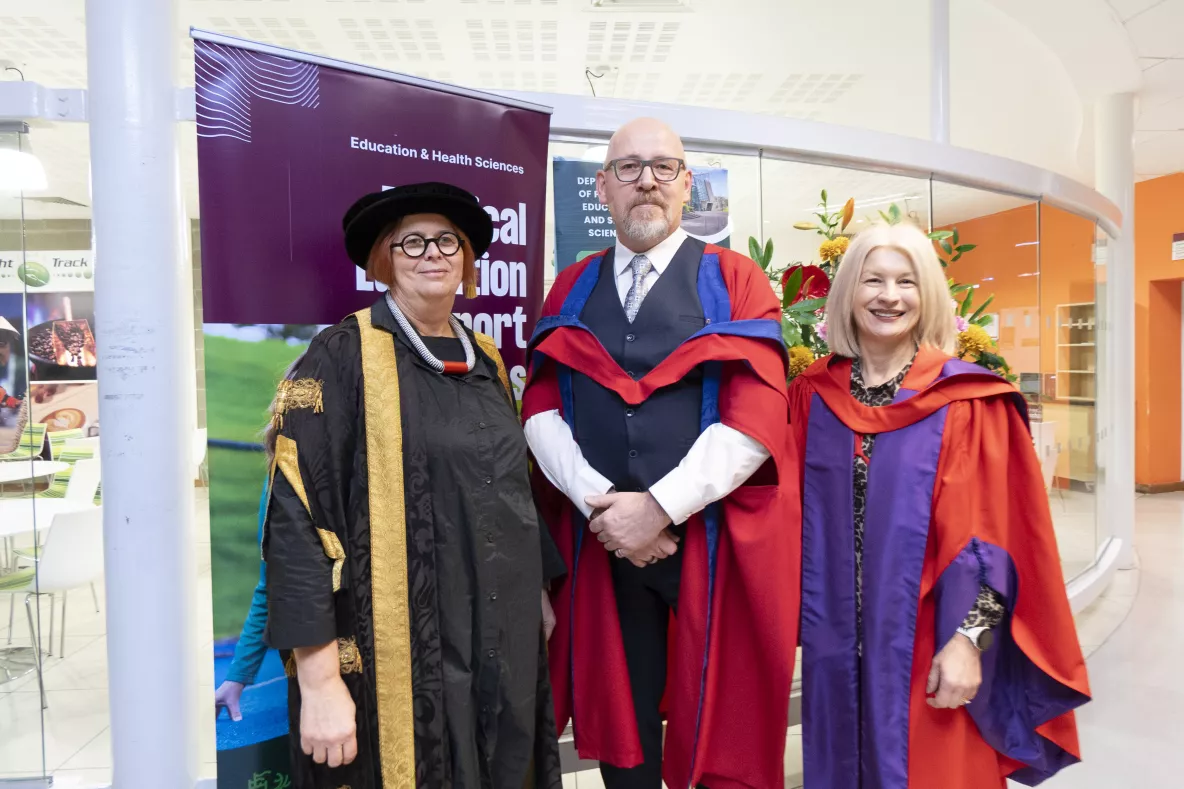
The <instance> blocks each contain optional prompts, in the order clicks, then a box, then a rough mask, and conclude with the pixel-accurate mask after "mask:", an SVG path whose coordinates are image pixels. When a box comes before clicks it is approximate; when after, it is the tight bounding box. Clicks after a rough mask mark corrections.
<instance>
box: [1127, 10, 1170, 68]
mask: <svg viewBox="0 0 1184 789" xmlns="http://www.w3.org/2000/svg"><path fill="white" fill-rule="evenodd" d="M1126 29H1127V31H1129V33H1130V36H1131V40H1132V41H1133V42H1134V44H1135V49H1136V51H1137V53H1138V55H1139V57H1145V58H1165V57H1173V56H1179V55H1184V35H1182V34H1184V0H1164V2H1162V3H1160V4H1158V5H1155V6H1153V7H1151V8H1149V9H1147V10H1146V11H1144V12H1143V13H1141V14H1139V15H1138V16H1136V17H1134V18H1133V19H1131V20H1130V21H1129V22H1127V23H1126Z"/></svg>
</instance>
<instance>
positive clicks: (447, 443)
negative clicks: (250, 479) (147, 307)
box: [263, 184, 564, 789]
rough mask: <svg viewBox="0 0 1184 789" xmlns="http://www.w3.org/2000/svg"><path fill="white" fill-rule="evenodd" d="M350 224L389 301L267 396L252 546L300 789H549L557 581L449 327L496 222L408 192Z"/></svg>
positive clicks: (523, 479)
mask: <svg viewBox="0 0 1184 789" xmlns="http://www.w3.org/2000/svg"><path fill="white" fill-rule="evenodd" d="M344 229H345V243H346V248H347V250H348V252H349V255H350V258H351V259H352V260H353V261H354V262H355V263H357V264H358V265H359V266H362V267H364V268H366V269H367V271H368V272H369V274H370V276H371V277H372V278H373V279H375V280H377V281H379V282H382V283H384V284H386V285H388V286H389V287H390V291H389V292H388V293H387V294H386V295H385V296H384V297H383V298H382V299H380V300H379V301H378V302H377V303H376V304H374V306H372V307H371V308H369V309H366V310H363V311H361V312H359V313H357V314H355V315H352V316H350V317H348V318H346V319H345V320H344V321H342V322H341V323H339V324H338V325H336V326H334V327H332V328H329V329H326V330H325V331H324V332H322V333H321V334H320V335H319V336H318V337H317V338H316V339H314V340H313V342H312V344H311V346H310V347H309V349H308V352H307V354H306V356H305V358H304V360H303V362H302V363H301V364H300V366H299V369H298V370H297V371H296V373H295V374H294V375H293V376H292V377H291V378H290V379H289V380H288V381H285V382H284V383H283V384H281V388H280V392H279V395H278V398H277V402H276V409H275V410H276V425H277V428H278V435H277V437H276V451H275V456H276V460H275V464H274V471H273V483H272V493H271V501H270V504H269V511H268V515H267V520H266V528H265V532H264V541H263V544H264V555H265V559H266V562H267V587H268V596H269V605H268V622H267V640H268V643H270V644H271V646H273V647H276V648H278V649H280V650H282V651H283V652H284V656H285V660H286V661H287V666H288V673H289V676H290V677H291V678H292V679H291V680H290V682H289V699H290V709H291V730H292V758H293V768H292V773H293V783H294V786H295V787H296V789H306V788H315V789H338V787H342V786H349V787H350V788H351V789H371V788H374V789H378V788H379V787H385V789H404V788H406V789H413V787H419V788H420V789H444V788H445V787H455V788H456V789H523V787H540V788H542V787H546V789H550V788H551V787H558V786H560V785H561V780H560V768H559V754H558V744H557V740H556V731H555V722H554V712H553V708H552V703H551V695H550V686H549V684H548V678H547V669H546V660H545V641H546V635H547V634H548V633H546V632H545V630H544V621H545V620H546V621H547V622H548V625H549V626H553V617H551V612H550V609H549V606H548V603H547V597H546V595H545V594H543V593H542V589H543V587H544V584H545V583H546V582H547V581H549V580H550V579H552V578H554V577H557V576H560V575H562V574H563V573H564V567H563V564H562V561H561V560H559V559H558V553H557V552H556V551H555V550H554V546H553V545H552V544H551V543H550V538H549V536H547V530H546V529H540V528H539V521H538V518H537V514H536V510H535V506H534V501H533V498H532V495H531V489H530V482H529V478H528V472H527V456H526V452H527V449H526V441H525V439H524V437H523V435H522V431H521V428H520V427H519V424H518V419H517V412H516V409H515V407H514V404H513V403H514V400H513V395H512V393H511V391H510V386H509V382H508V379H507V377H506V371H505V367H504V365H503V363H502V361H501V357H500V356H499V355H498V352H497V348H496V347H495V346H494V344H493V341H492V340H490V339H489V338H488V337H485V336H483V335H474V334H473V333H472V332H471V331H469V330H467V329H466V328H465V327H464V325H463V324H461V323H460V322H459V321H458V320H457V319H456V318H455V317H454V316H453V315H452V307H453V300H454V298H455V294H456V292H457V289H458V287H459V286H460V284H461V283H462V282H463V283H464V285H465V290H466V293H468V294H473V293H474V292H475V288H476V270H475V265H474V263H475V260H476V259H477V258H479V257H480V256H481V255H482V254H484V252H485V251H486V250H487V249H488V248H489V245H490V243H491V239H492V237H493V225H492V222H491V220H490V218H489V216H488V215H487V214H486V213H485V211H484V210H482V209H481V207H480V206H479V205H478V203H477V200H476V198H474V197H473V196H472V195H471V194H469V193H468V192H465V191H464V190H462V189H459V188H456V187H453V186H449V185H446V184H416V185H412V186H404V187H399V188H396V189H392V190H389V191H386V192H380V193H375V194H371V195H367V196H366V197H363V198H362V199H361V200H359V201H358V202H357V203H355V204H354V206H353V207H352V208H350V210H349V212H348V213H346V215H345V220H344ZM540 601H541V602H540Z"/></svg>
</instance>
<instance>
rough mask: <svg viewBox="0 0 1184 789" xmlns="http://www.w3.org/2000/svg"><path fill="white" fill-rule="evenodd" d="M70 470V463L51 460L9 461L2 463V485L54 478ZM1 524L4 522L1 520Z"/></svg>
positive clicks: (0, 477)
mask: <svg viewBox="0 0 1184 789" xmlns="http://www.w3.org/2000/svg"><path fill="white" fill-rule="evenodd" d="M68 468H70V464H69V463H58V462H57V461H51V460H34V461H28V460H8V461H5V462H3V463H0V485H2V484H4V483H6V482H23V481H25V480H34V479H41V478H42V477H52V476H53V475H54V474H60V473H61V472H63V471H65V470H66V469H68ZM0 523H3V521H2V520H0Z"/></svg>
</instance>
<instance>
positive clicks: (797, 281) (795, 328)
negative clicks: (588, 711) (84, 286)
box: [748, 189, 1016, 382]
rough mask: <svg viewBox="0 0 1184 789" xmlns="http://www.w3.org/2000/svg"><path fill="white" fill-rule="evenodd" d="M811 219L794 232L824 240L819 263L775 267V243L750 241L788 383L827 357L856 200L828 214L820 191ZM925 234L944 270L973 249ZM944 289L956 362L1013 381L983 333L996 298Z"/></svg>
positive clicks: (895, 213) (894, 210) (896, 213)
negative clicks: (768, 295)
mask: <svg viewBox="0 0 1184 789" xmlns="http://www.w3.org/2000/svg"><path fill="white" fill-rule="evenodd" d="M879 214H880V217H881V219H882V220H883V221H884V222H887V223H888V224H897V223H899V222H902V221H904V216H903V214H902V213H901V210H900V208H899V207H898V206H897V205H895V204H893V205H891V206H889V208H888V210H887V211H886V212H885V211H880V212H879ZM814 215H815V216H816V217H817V218H818V221H817V222H798V223H796V224H795V225H794V228H795V229H797V230H802V231H806V232H814V233H817V234H818V235H820V236H822V237H823V240H822V242H821V244H820V245H819V247H818V258H819V260H820V261H821V262H820V263H818V264H813V263H810V264H804V263H802V262H800V261H795V262H793V263H790V264H788V265H786V266H785V267H783V268H774V267H773V265H772V261H773V240H772V239H769V240H767V241H766V242H765V245H764V246H763V247H762V246H761V245H760V243H759V242H758V241H757V240H756V239H755V238H749V239H748V250H749V255H750V256H751V257H752V259H753V260H755V261H756V262H757V264H758V265H759V266H760V267H761V269H762V270H763V271H764V272H765V274H766V276H768V277H769V281H770V283H771V284H772V286H773V289H774V291H778V290H779V291H780V295H781V335H782V338H783V339H784V340H785V344H786V346H787V347H788V348H789V378H790V380H792V379H793V378H796V377H797V376H798V375H801V373H802V372H803V371H805V369H806V368H807V367H809V366H810V365H811V364H812V363H813V362H814V360H815V359H817V358H820V357H822V356H825V355H826V354H828V353H830V348H829V347H828V346H827V344H826V322H825V319H824V315H825V309H826V299H827V296H828V295H829V293H830V285H831V281H832V280H833V279H834V275H835V272H836V271H837V270H838V267H839V265H840V264H841V263H842V261H843V255H844V254H846V252H847V248H848V246H849V245H850V243H851V238H850V236H849V235H846V231H847V227H848V225H850V224H851V220H852V219H853V218H854V216H855V199H854V198H851V199H849V200H847V202H846V203H844V204H843V207H842V209H840V210H838V211H833V212H832V211H831V210H830V207H829V205H828V200H827V193H826V190H825V189H823V190H822V199H821V201H820V202H819V205H818V210H817V211H816V212H815V214H814ZM928 235H929V238H930V239H932V240H933V242H934V243H935V244H937V246H938V249H939V250H940V251H939V253H938V259H939V260H941V265H942V268H948V267H949V266H950V265H951V264H953V263H957V262H958V261H959V260H960V259H961V258H962V256H963V255H964V254H966V253H967V252H970V251H972V250H974V248H975V245H974V244H963V243H961V240H960V239H959V237H958V229H957V228H956V227H955V228H953V229H951V230H935V231H933V232H932V233H929V234H928ZM948 284H949V288H950V299H951V305H952V308H953V311H954V322H955V324H956V327H957V331H958V343H957V350H956V355H957V357H958V358H959V359H966V360H967V361H972V362H974V363H976V364H979V365H981V366H982V367H985V368H986V369H988V370H991V371H993V372H996V373H998V374H1000V375H1002V376H1003V377H1004V378H1006V379H1007V380H1009V381H1013V382H1014V381H1015V380H1016V376H1015V375H1013V374H1012V372H1011V368H1010V367H1008V365H1007V361H1006V360H1005V359H1004V358H1003V357H1002V356H1001V355H1000V354H999V353H998V348H996V346H995V342H994V341H993V340H992V339H991V337H990V335H989V334H988V333H987V330H986V328H985V327H986V326H987V325H988V324H989V323H990V320H991V316H990V315H988V314H987V312H986V310H987V307H989V306H990V304H991V302H992V301H994V298H995V297H994V296H989V297H987V299H986V300H984V301H983V302H982V303H981V304H979V305H978V306H977V307H976V306H975V304H974V291H975V286H973V285H965V284H959V283H957V282H955V281H954V280H953V279H952V278H951V279H949V280H948Z"/></svg>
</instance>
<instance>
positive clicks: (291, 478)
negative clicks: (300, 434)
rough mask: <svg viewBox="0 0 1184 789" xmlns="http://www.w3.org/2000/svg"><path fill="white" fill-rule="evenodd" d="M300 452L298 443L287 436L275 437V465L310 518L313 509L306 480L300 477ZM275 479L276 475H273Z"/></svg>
mask: <svg viewBox="0 0 1184 789" xmlns="http://www.w3.org/2000/svg"><path fill="white" fill-rule="evenodd" d="M299 457H300V455H299V452H298V451H297V448H296V442H295V441H293V440H292V439H290V438H288V437H287V436H276V437H275V465H276V468H278V469H279V470H280V471H281V472H283V475H284V478H285V479H287V480H288V484H289V485H291V486H292V490H294V491H296V496H297V497H298V498H299V499H300V503H301V504H303V505H304V510H305V512H307V513H308V515H309V517H310V518H311V517H312V508H311V507H309V506H308V491H306V490H305V489H304V478H303V477H301V476H300V460H299ZM272 476H273V478H274V476H275V475H274V474H273V475H272Z"/></svg>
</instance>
